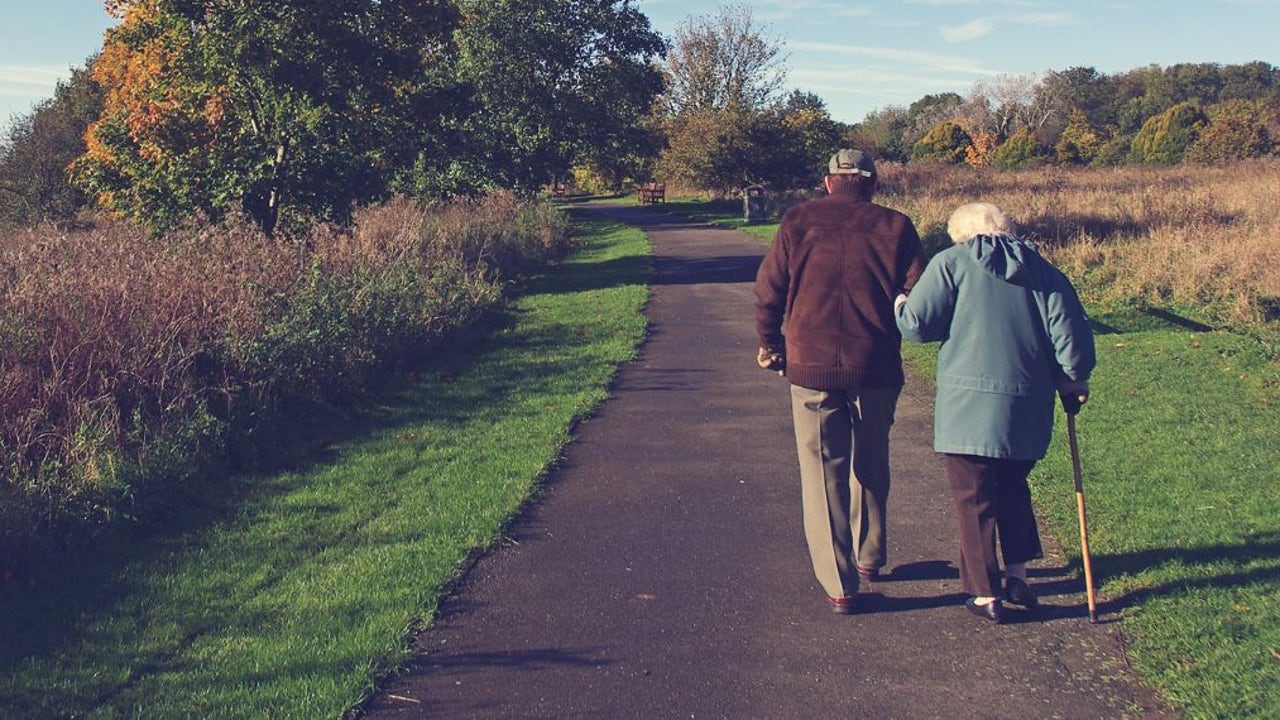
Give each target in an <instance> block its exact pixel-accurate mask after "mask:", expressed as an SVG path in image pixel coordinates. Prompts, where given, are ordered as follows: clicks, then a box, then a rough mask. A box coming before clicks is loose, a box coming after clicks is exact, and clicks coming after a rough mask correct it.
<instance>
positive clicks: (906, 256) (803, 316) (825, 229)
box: [755, 194, 925, 390]
mask: <svg viewBox="0 0 1280 720" xmlns="http://www.w3.org/2000/svg"><path fill="white" fill-rule="evenodd" d="M924 266H925V260H924V251H923V249H922V248H921V246H920V237H919V236H918V235H917V234H916V229H915V226H914V225H912V224H911V219H910V218H908V217H907V216H906V215H903V214H902V213H900V212H898V211H896V210H891V209H889V208H886V207H884V206H881V205H877V204H875V203H873V202H868V201H864V200H861V199H860V198H859V197H858V196H855V195H848V194H832V195H828V196H827V197H824V198H819V199H817V200H811V201H809V202H807V203H804V204H801V205H797V206H796V207H793V208H791V209H790V210H788V211H787V213H786V214H785V215H783V217H782V224H781V225H780V226H779V227H778V232H777V234H776V235H775V236H774V239H773V244H772V245H771V246H770V247H769V251H768V253H767V254H766V255H765V257H764V261H763V262H762V263H761V264H760V269H759V271H758V272H757V274H756V284H755V295H756V312H755V317H756V333H757V334H758V335H759V339H760V347H762V348H768V349H771V350H778V351H782V352H783V354H784V356H785V358H786V368H787V369H786V373H787V379H788V380H789V381H790V382H791V383H792V384H794V385H800V386H803V387H807V388H813V389H815V390H836V389H858V388H861V387H893V386H899V385H902V383H903V375H902V349H901V348H902V336H901V335H899V333H898V326H897V322H896V321H895V319H894V314H893V299H894V298H895V297H896V296H897V294H898V293H900V292H907V291H910V290H911V287H912V286H913V285H915V283H916V280H918V279H919V278H920V274H921V272H923V270H924ZM784 318H785V320H786V334H785V338H784V335H783V320H784Z"/></svg>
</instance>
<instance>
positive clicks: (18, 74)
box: [0, 65, 71, 92]
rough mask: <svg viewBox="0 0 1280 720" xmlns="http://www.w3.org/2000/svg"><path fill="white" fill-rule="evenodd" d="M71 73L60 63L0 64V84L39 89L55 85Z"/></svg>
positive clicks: (33, 89)
mask: <svg viewBox="0 0 1280 720" xmlns="http://www.w3.org/2000/svg"><path fill="white" fill-rule="evenodd" d="M70 74H71V71H70V69H68V68H65V67H62V66H59V65H0V85H17V86H25V87H28V88H31V90H32V91H33V92H34V91H37V90H42V89H44V88H50V87H53V86H54V85H55V84H57V82H58V81H59V80H61V79H63V78H65V77H67V76H68V75H70Z"/></svg>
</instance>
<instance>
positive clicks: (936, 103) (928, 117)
mask: <svg viewBox="0 0 1280 720" xmlns="http://www.w3.org/2000/svg"><path fill="white" fill-rule="evenodd" d="M963 104H964V100H963V99H962V98H961V97H960V96H959V95H957V94H956V93H952V92H948V93H938V94H936V95H925V96H924V97H922V98H920V99H919V100H917V101H915V102H913V103H911V104H910V105H908V106H907V130H906V134H905V135H904V136H903V142H905V143H906V144H907V147H913V146H914V145H915V144H916V143H917V142H919V140H920V139H921V138H923V137H924V136H925V134H926V133H928V132H929V131H930V130H932V129H933V128H935V127H937V126H938V123H941V122H944V121H954V119H955V115H956V111H957V110H958V109H959V108H960V106H961V105H963ZM957 124H959V123H957Z"/></svg>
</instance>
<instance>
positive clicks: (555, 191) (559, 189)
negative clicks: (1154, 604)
mask: <svg viewBox="0 0 1280 720" xmlns="http://www.w3.org/2000/svg"><path fill="white" fill-rule="evenodd" d="M567 192H569V188H568V186H566V185H565V184H564V183H556V184H555V185H552V186H551V197H555V198H562V197H564V196H565V193H567Z"/></svg>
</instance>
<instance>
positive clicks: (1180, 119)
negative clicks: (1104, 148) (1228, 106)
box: [1130, 102, 1209, 165]
mask: <svg viewBox="0 0 1280 720" xmlns="http://www.w3.org/2000/svg"><path fill="white" fill-rule="evenodd" d="M1208 123H1209V117H1208V116H1207V115H1205V112H1204V110H1202V109H1201V108H1200V104H1199V103H1196V102H1183V103H1178V104H1177V105H1174V106H1173V107H1171V108H1169V109H1168V110H1166V111H1164V112H1163V113H1160V114H1159V115H1155V116H1152V117H1150V118H1148V119H1147V121H1146V122H1145V123H1143V124H1142V129H1141V130H1139V131H1138V134H1137V135H1136V136H1135V137H1134V138H1133V146H1132V148H1131V149H1130V157H1131V159H1133V160H1134V161H1135V162H1140V163H1159V164H1161V165H1175V164H1177V163H1179V162H1181V161H1182V156H1183V154H1185V153H1186V151H1187V148H1189V147H1191V144H1192V143H1194V142H1195V141H1196V138H1197V137H1199V135H1200V131H1201V130H1203V129H1204V127H1205V126H1206V125H1208Z"/></svg>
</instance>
